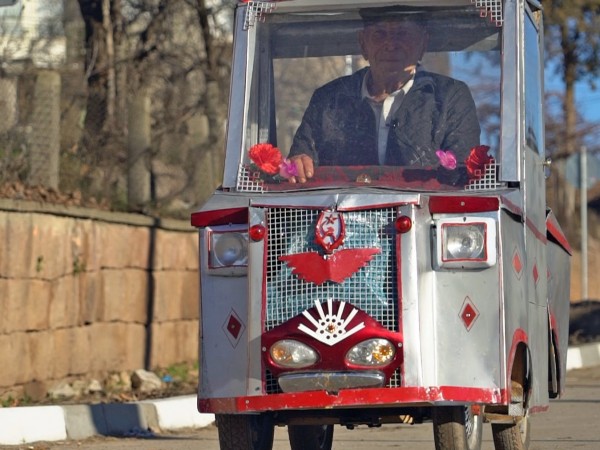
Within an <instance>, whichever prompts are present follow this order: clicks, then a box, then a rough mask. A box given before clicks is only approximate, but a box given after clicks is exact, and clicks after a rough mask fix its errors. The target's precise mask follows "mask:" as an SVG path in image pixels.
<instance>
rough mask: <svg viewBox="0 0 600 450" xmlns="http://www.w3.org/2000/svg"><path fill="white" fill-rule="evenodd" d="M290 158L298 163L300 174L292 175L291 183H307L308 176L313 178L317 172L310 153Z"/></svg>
mask: <svg viewBox="0 0 600 450" xmlns="http://www.w3.org/2000/svg"><path fill="white" fill-rule="evenodd" d="M290 160H291V161H292V162H293V163H294V164H295V165H296V169H297V170H298V176H295V177H290V178H289V182H290V183H306V180H307V179H308V178H312V176H313V175H314V173H315V168H314V164H313V160H312V158H311V157H310V156H308V155H298V156H293V157H292V158H290Z"/></svg>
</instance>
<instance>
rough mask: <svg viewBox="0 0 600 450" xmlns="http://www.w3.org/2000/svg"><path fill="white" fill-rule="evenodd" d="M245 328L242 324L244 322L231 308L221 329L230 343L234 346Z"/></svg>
mask: <svg viewBox="0 0 600 450" xmlns="http://www.w3.org/2000/svg"><path fill="white" fill-rule="evenodd" d="M245 329H246V327H245V326H244V323H243V322H242V320H241V319H240V318H239V316H238V315H237V314H236V312H235V311H234V310H233V309H232V310H231V312H230V313H229V316H228V317H227V319H226V320H225V323H224V324H223V331H224V332H225V335H226V336H227V338H228V339H229V342H231V345H233V346H234V347H235V346H236V345H237V344H238V342H239V340H240V336H241V335H242V333H243V332H244V330H245Z"/></svg>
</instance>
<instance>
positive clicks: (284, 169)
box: [279, 158, 298, 178]
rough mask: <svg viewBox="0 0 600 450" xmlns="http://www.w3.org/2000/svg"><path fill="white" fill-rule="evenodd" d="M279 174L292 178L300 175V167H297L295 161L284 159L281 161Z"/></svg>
mask: <svg viewBox="0 0 600 450" xmlns="http://www.w3.org/2000/svg"><path fill="white" fill-rule="evenodd" d="M279 175H281V176H282V177H283V178H291V177H295V176H297V175H298V169H297V168H296V164H294V161H290V160H289V159H287V158H286V159H284V160H283V161H281V165H280V166H279Z"/></svg>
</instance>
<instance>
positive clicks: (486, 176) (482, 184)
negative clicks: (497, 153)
mask: <svg viewBox="0 0 600 450" xmlns="http://www.w3.org/2000/svg"><path fill="white" fill-rule="evenodd" d="M499 167H500V164H498V163H495V162H494V163H491V164H486V165H485V172H484V173H483V176H482V177H481V178H479V179H477V180H471V181H469V184H467V185H466V186H465V190H467V191H486V190H491V189H498V188H501V187H504V186H505V184H504V183H502V182H500V181H498V179H497V177H496V174H497V173H498V169H499ZM478 172H479V171H476V172H475V173H477V174H479V173H478Z"/></svg>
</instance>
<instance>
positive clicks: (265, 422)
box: [216, 414, 275, 450]
mask: <svg viewBox="0 0 600 450" xmlns="http://www.w3.org/2000/svg"><path fill="white" fill-rule="evenodd" d="M216 423H217V428H218V430H219V447H220V449H221V450H272V448H273V434H274V433H275V427H274V425H273V421H272V420H271V417H269V416H267V415H265V414H217V415H216Z"/></svg>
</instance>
